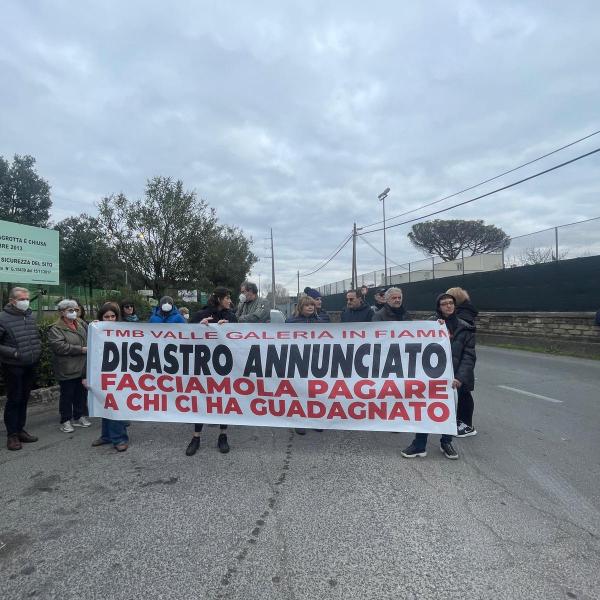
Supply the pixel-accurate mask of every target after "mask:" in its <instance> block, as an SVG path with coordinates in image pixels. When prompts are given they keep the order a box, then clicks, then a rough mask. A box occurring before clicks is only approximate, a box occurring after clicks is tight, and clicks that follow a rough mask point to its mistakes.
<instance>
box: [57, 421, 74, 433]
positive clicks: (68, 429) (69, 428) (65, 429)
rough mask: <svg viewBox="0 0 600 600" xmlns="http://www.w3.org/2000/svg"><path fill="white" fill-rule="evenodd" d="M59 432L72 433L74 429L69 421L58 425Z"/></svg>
mask: <svg viewBox="0 0 600 600" xmlns="http://www.w3.org/2000/svg"><path fill="white" fill-rule="evenodd" d="M60 430H61V431H63V432H64V433H73V432H74V431H75V429H73V425H71V421H65V422H64V423H61V424H60Z"/></svg>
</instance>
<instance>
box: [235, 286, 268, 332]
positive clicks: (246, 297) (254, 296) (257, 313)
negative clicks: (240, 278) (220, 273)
mask: <svg viewBox="0 0 600 600" xmlns="http://www.w3.org/2000/svg"><path fill="white" fill-rule="evenodd" d="M240 289H241V294H240V297H239V299H240V303H239V304H238V308H237V311H236V313H235V315H236V317H237V320H238V322H239V323H268V321H269V317H270V314H271V313H270V311H269V306H268V304H267V302H266V301H265V300H263V299H262V298H259V297H258V287H257V286H256V284H255V283H251V282H250V281H244V283H242V286H241V288H240Z"/></svg>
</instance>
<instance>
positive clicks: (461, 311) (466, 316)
mask: <svg viewBox="0 0 600 600" xmlns="http://www.w3.org/2000/svg"><path fill="white" fill-rule="evenodd" d="M478 314H479V311H478V310H477V309H476V308H475V307H474V306H473V305H472V304H471V301H470V300H465V301H464V302H463V303H462V304H460V305H459V306H457V307H456V316H457V317H458V318H459V319H462V320H463V321H466V322H467V323H470V324H471V325H475V319H476V317H477V315H478Z"/></svg>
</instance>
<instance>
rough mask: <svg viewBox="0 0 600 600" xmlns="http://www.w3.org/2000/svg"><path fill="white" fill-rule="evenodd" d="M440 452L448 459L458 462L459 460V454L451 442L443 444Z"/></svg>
mask: <svg viewBox="0 0 600 600" xmlns="http://www.w3.org/2000/svg"><path fill="white" fill-rule="evenodd" d="M440 450H441V451H442V453H443V454H444V456H445V457H446V458H449V459H451V460H456V459H457V458H458V452H457V451H456V450H455V449H454V446H453V445H452V444H451V442H442V443H441V445H440Z"/></svg>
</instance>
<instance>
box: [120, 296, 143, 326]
mask: <svg viewBox="0 0 600 600" xmlns="http://www.w3.org/2000/svg"><path fill="white" fill-rule="evenodd" d="M119 308H120V309H121V315H122V316H123V321H127V322H129V323H137V321H139V320H140V318H139V317H138V316H137V315H136V314H135V303H134V302H133V300H128V299H124V300H122V301H121V304H120V305H119Z"/></svg>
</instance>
